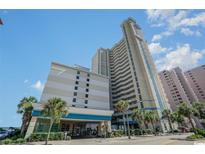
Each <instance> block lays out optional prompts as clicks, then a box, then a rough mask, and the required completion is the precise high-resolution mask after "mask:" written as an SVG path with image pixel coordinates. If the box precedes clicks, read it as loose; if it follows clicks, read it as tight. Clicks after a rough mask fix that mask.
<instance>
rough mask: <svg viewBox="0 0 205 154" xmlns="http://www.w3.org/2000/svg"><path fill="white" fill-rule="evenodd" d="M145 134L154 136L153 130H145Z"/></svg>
mask: <svg viewBox="0 0 205 154" xmlns="http://www.w3.org/2000/svg"><path fill="white" fill-rule="evenodd" d="M143 134H153V130H152V129H143Z"/></svg>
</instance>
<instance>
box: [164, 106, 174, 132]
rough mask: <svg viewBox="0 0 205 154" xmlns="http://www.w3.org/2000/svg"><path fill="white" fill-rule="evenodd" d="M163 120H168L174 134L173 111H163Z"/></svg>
mask: <svg viewBox="0 0 205 154" xmlns="http://www.w3.org/2000/svg"><path fill="white" fill-rule="evenodd" d="M162 119H167V120H168V123H169V127H170V129H171V131H172V133H174V131H173V127H172V121H171V111H170V110H169V109H165V110H164V111H162Z"/></svg>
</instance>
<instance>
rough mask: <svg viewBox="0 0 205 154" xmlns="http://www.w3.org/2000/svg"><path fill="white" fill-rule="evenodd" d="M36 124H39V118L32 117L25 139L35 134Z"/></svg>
mask: <svg viewBox="0 0 205 154" xmlns="http://www.w3.org/2000/svg"><path fill="white" fill-rule="evenodd" d="M36 123H37V117H32V118H31V121H30V123H29V126H28V129H27V132H26V135H25V137H24V138H25V139H26V138H28V137H29V136H30V135H31V134H32V133H33V132H34V128H35V126H36Z"/></svg>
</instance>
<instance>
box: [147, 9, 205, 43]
mask: <svg viewBox="0 0 205 154" xmlns="http://www.w3.org/2000/svg"><path fill="white" fill-rule="evenodd" d="M190 12H191V11H190V10H179V11H176V10H147V11H146V13H147V18H148V20H149V21H150V22H151V27H162V26H164V27H165V31H167V32H169V33H172V34H173V33H174V32H175V31H180V32H181V34H184V35H186V36H201V33H200V32H199V31H198V30H192V31H191V30H190V29H189V31H188V29H186V28H191V27H195V28H196V27H197V26H204V27H205V12H202V13H198V14H195V15H193V14H191V13H190ZM164 36H170V35H162V33H160V34H156V35H154V36H153V38H152V41H159V40H161V39H162V38H164Z"/></svg>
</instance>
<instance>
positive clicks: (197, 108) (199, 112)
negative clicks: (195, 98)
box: [192, 102, 205, 119]
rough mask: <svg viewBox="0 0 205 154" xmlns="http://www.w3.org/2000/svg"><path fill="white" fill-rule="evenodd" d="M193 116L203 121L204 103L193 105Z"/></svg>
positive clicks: (204, 116)
mask: <svg viewBox="0 0 205 154" xmlns="http://www.w3.org/2000/svg"><path fill="white" fill-rule="evenodd" d="M192 106H193V109H194V115H195V116H196V117H198V118H199V119H205V104H204V103H200V102H197V103H194V104H193V105H192Z"/></svg>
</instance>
